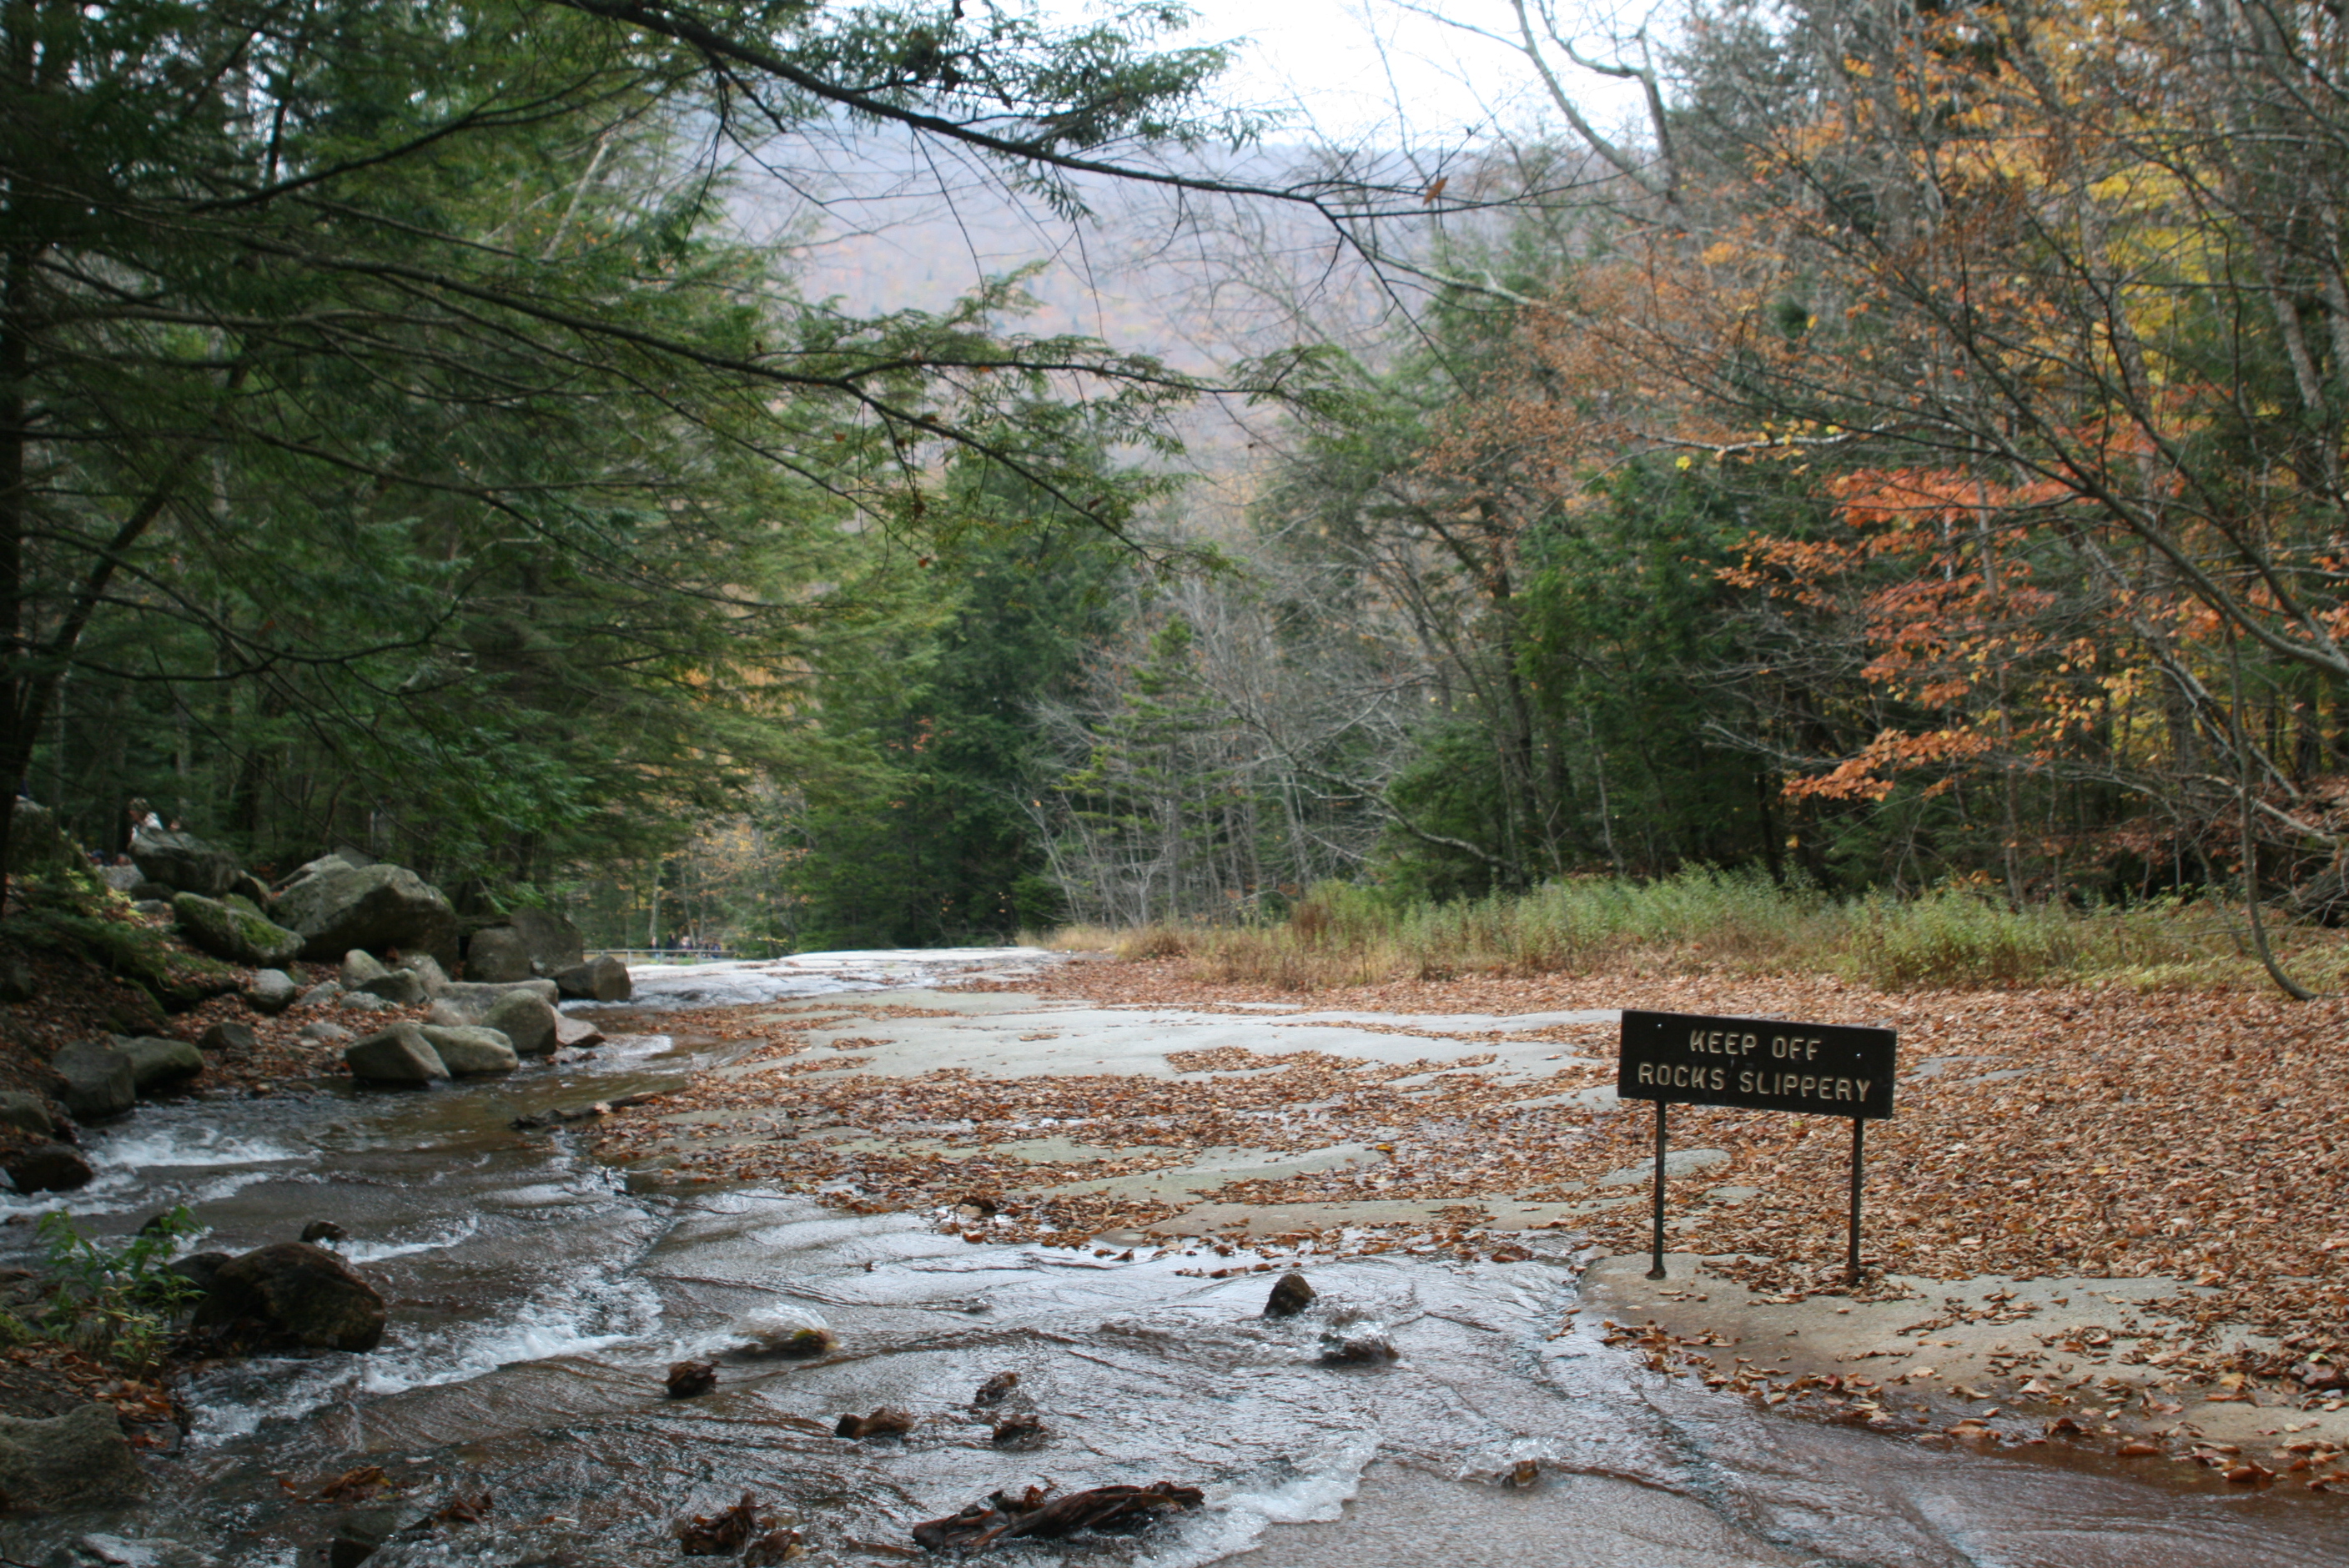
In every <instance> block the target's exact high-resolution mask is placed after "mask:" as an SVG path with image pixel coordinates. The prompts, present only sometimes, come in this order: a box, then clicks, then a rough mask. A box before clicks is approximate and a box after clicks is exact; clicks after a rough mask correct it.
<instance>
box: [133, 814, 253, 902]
mask: <svg viewBox="0 0 2349 1568" xmlns="http://www.w3.org/2000/svg"><path fill="white" fill-rule="evenodd" d="M130 859H131V861H132V862H133V863H134V864H136V865H137V866H138V868H139V869H140V871H141V872H144V873H145V874H146V876H147V880H148V881H150V882H160V883H162V884H163V885H164V886H165V887H167V888H170V889H171V891H172V892H200V893H202V894H203V895H204V896H205V897H206V898H218V897H219V896H220V895H221V894H222V893H224V892H228V891H229V889H231V888H233V887H234V886H235V885H236V882H237V878H238V877H240V876H242V875H243V873H244V868H243V866H240V865H238V864H237V863H236V857H235V856H234V855H233V854H230V853H229V852H228V851H226V850H223V849H222V848H221V847H220V846H218V845H217V844H208V843H206V842H204V841H203V840H202V839H200V838H198V837H196V836H195V835H194V834H193V833H171V832H165V831H163V830H160V829H157V828H141V829H140V830H138V831H137V832H135V833H133V834H131V835H130Z"/></svg>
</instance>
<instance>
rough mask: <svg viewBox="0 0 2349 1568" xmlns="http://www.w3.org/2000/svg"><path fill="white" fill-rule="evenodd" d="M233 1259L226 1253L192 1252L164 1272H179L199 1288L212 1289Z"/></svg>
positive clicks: (183, 1277)
mask: <svg viewBox="0 0 2349 1568" xmlns="http://www.w3.org/2000/svg"><path fill="white" fill-rule="evenodd" d="M231 1262H233V1259H232V1258H231V1257H230V1255H229V1254H228V1253H189V1254H188V1255H187V1256H186V1257H183V1258H181V1259H178V1260H176V1261H175V1262H173V1263H171V1264H169V1265H168V1266H167V1267H166V1268H165V1269H164V1271H163V1272H164V1273H166V1274H178V1275H179V1276H180V1277H181V1279H183V1280H186V1281H187V1282H188V1283H189V1284H191V1285H194V1286H195V1287H196V1288H197V1289H198V1290H201V1291H210V1290H211V1289H212V1286H213V1285H214V1284H216V1283H218V1281H219V1279H220V1272H221V1270H222V1268H223V1267H225V1266H227V1264H230V1263H231Z"/></svg>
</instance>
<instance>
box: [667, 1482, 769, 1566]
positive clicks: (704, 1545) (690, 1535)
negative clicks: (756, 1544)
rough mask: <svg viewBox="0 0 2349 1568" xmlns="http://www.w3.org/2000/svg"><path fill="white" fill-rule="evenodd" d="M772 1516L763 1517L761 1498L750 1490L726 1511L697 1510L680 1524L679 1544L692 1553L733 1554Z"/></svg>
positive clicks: (688, 1554)
mask: <svg viewBox="0 0 2349 1568" xmlns="http://www.w3.org/2000/svg"><path fill="white" fill-rule="evenodd" d="M771 1523H772V1521H771V1520H761V1518H760V1517H759V1500H758V1498H757V1496H756V1495H754V1494H753V1493H750V1492H747V1491H746V1492H744V1493H743V1494H742V1501H740V1502H738V1503H736V1504H735V1505H734V1506H733V1507H731V1508H730V1509H728V1510H726V1511H724V1512H722V1513H697V1514H695V1515H694V1516H693V1517H692V1518H691V1519H689V1520H687V1521H686V1522H684V1523H682V1524H679V1525H678V1527H677V1541H678V1546H679V1547H680V1548H681V1549H682V1550H683V1551H684V1553H685V1554H686V1555H687V1556H688V1557H731V1556H733V1555H734V1553H736V1552H738V1551H740V1550H741V1547H742V1543H743V1542H746V1541H748V1540H750V1538H751V1537H752V1536H753V1535H755V1534H757V1533H758V1532H759V1531H760V1530H761V1528H762V1527H764V1526H767V1525H770V1524H771Z"/></svg>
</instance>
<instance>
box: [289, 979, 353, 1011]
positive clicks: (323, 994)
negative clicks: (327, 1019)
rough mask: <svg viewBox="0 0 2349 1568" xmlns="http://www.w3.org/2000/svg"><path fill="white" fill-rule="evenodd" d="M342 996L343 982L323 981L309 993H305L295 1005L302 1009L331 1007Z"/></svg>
mask: <svg viewBox="0 0 2349 1568" xmlns="http://www.w3.org/2000/svg"><path fill="white" fill-rule="evenodd" d="M342 994H343V985H342V982H341V981H339V980H321V981H319V982H318V983H317V984H316V985H313V986H311V987H310V988H309V989H308V990H307V991H305V992H303V993H302V995H301V997H300V999H299V1000H298V1001H297V1002H296V1003H295V1006H302V1007H326V1006H332V1005H333V1004H334V1003H335V1001H336V999H337V998H338V997H340V996H341V995H342Z"/></svg>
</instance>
